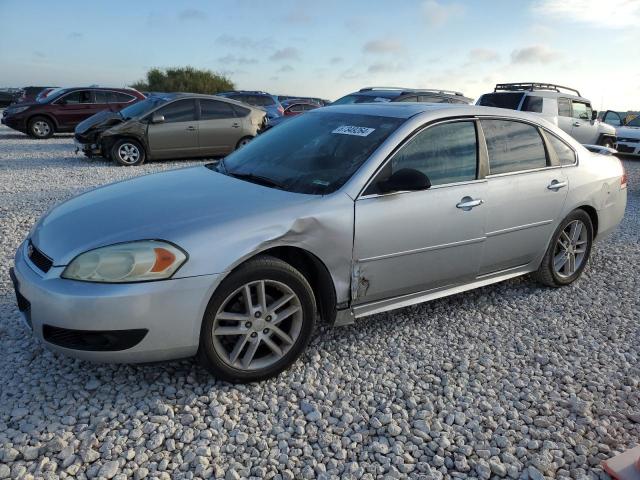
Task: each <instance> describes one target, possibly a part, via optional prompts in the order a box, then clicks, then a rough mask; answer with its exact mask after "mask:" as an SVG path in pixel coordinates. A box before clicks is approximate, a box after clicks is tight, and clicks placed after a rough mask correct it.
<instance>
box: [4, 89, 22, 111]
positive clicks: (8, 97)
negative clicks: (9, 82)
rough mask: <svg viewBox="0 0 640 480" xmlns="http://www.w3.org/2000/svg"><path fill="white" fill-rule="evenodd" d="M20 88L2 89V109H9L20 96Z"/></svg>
mask: <svg viewBox="0 0 640 480" xmlns="http://www.w3.org/2000/svg"><path fill="white" fill-rule="evenodd" d="M20 91H21V90H20V89H19V88H0V107H8V106H9V105H11V104H12V103H13V102H15V101H16V98H17V97H18V95H19V92H20Z"/></svg>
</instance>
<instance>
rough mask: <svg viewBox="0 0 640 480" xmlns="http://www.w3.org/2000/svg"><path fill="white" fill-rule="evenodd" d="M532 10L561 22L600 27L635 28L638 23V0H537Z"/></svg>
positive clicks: (639, 13) (639, 7)
mask: <svg viewBox="0 0 640 480" xmlns="http://www.w3.org/2000/svg"><path fill="white" fill-rule="evenodd" d="M533 10H534V13H541V14H543V15H547V16H549V17H551V18H554V19H557V20H561V21H562V22H563V23H567V22H574V23H585V24H588V25H590V26H594V27H600V28H627V27H636V28H637V26H638V24H640V2H638V0H607V1H606V2H605V1H603V0H538V1H537V2H536V3H535V4H534V5H533Z"/></svg>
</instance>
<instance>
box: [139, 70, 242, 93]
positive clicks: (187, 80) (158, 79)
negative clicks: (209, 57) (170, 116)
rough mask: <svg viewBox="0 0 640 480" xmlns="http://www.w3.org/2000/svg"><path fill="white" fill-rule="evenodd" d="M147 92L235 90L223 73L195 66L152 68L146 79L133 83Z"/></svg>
mask: <svg viewBox="0 0 640 480" xmlns="http://www.w3.org/2000/svg"><path fill="white" fill-rule="evenodd" d="M131 86H132V87H133V88H135V89H137V90H141V91H145V92H189V93H209V94H214V93H218V92H224V91H228V90H233V89H234V85H233V82H232V81H231V80H230V79H229V78H227V77H225V76H224V75H222V74H219V73H215V72H212V71H211V70H199V69H196V68H193V67H174V68H166V69H160V68H152V69H151V70H149V71H148V72H147V78H146V80H140V81H139V82H136V83H134V84H132V85H131Z"/></svg>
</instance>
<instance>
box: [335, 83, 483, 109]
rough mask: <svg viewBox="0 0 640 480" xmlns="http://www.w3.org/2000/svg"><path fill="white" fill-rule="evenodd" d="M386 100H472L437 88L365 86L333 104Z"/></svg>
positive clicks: (460, 94)
mask: <svg viewBox="0 0 640 480" xmlns="http://www.w3.org/2000/svg"><path fill="white" fill-rule="evenodd" d="M371 102H373V103H385V102H426V103H464V104H469V103H471V102H472V100H471V99H470V98H467V97H465V96H464V95H463V94H462V93H461V92H454V91H452V90H437V89H415V88H402V87H365V88H361V89H360V90H358V91H357V92H355V93H350V94H349V95H345V96H344V97H341V98H339V99H338V100H336V101H335V102H333V103H332V104H331V105H347V104H351V103H371Z"/></svg>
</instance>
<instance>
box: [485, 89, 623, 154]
mask: <svg viewBox="0 0 640 480" xmlns="http://www.w3.org/2000/svg"><path fill="white" fill-rule="evenodd" d="M476 105H482V106H485V107H498V108H508V109H510V110H521V111H523V112H531V113H535V114H538V115H540V116H542V117H544V118H545V119H547V120H548V121H550V122H551V123H553V124H555V125H557V126H558V127H560V128H561V129H562V130H564V131H565V132H567V133H568V134H569V135H571V136H572V137H573V138H575V139H576V140H578V141H579V142H580V143H582V144H584V145H602V146H605V147H608V148H613V146H614V145H615V144H616V129H615V128H613V127H612V126H610V125H607V124H606V123H603V122H601V121H600V120H598V118H597V117H598V112H597V111H595V110H593V108H592V107H591V101H590V100H588V99H586V98H584V97H583V96H582V95H580V92H579V91H578V90H576V89H574V88H570V87H564V86H562V85H556V84H553V83H534V82H524V83H499V84H497V85H496V86H495V88H494V90H493V92H491V93H485V94H484V95H482V96H480V98H479V99H478V101H477V102H476Z"/></svg>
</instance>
